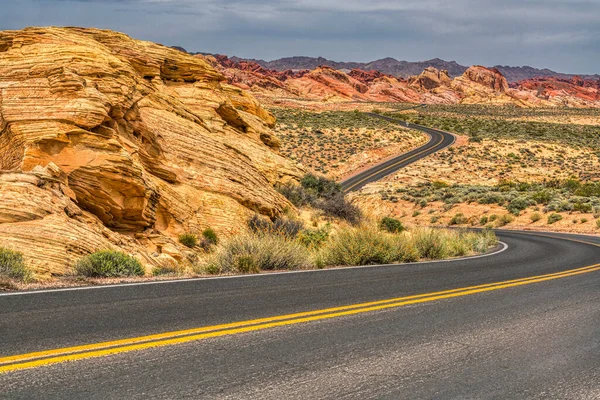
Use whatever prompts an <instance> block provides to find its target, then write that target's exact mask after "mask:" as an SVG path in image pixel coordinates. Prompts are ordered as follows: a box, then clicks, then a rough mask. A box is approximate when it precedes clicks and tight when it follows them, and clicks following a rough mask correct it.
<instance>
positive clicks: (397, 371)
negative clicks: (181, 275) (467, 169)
mask: <svg viewBox="0 0 600 400" xmlns="http://www.w3.org/2000/svg"><path fill="white" fill-rule="evenodd" d="M498 235H499V237H500V239H501V240H502V241H503V242H505V243H506V244H507V245H508V247H507V248H506V250H504V251H502V252H500V253H497V254H495V255H490V256H487V257H480V258H472V259H466V260H455V261H451V262H437V263H421V264H408V265H398V266H377V267H367V268H353V269H340V270H325V271H309V272H302V273H292V274H279V275H269V274H263V275H259V276H247V277H239V278H229V279H208V280H194V281H180V282H174V283H160V284H151V285H138V286H116V287H107V288H95V289H89V290H73V291H55V292H40V293H29V294H18V295H8V296H0V371H2V368H4V373H1V374H0V398H2V399H5V398H6V399H13V398H14V399H55V398H56V399H287V398H290V399H296V398H298V399H599V398H600V292H599V289H600V271H599V270H597V269H596V270H595V269H594V268H589V269H583V270H579V271H575V272H570V273H565V274H560V272H561V271H566V270H574V269H578V268H583V267H588V266H592V265H596V264H598V263H600V247H598V246H594V245H593V244H590V243H596V244H600V239H599V238H597V237H585V236H568V235H555V234H548V236H546V235H544V236H538V235H532V234H526V233H521V232H498ZM564 238H569V239H572V240H565V239H564ZM573 240H574V241H573ZM584 242H585V243H584ZM547 274H555V275H547ZM533 276H542V277H540V278H536V279H530V280H526V279H525V278H528V277H533ZM519 279H521V280H519ZM515 280H518V281H515ZM504 281H511V282H509V283H503V284H500V285H493V286H478V285H483V284H489V283H495V282H504ZM473 286H478V287H477V288H473ZM466 287H471V289H461V290H459V291H452V290H453V289H457V288H466ZM434 292H436V293H437V294H432V295H427V296H424V297H411V299H412V300H406V296H414V295H420V294H431V293H434ZM440 292H442V293H440ZM392 298H396V300H390V301H387V299H392ZM397 298H402V299H403V300H398V299H397ZM374 301H380V302H379V303H375V304H377V305H370V306H366V305H364V304H362V305H360V306H355V307H356V308H352V306H351V305H353V304H359V303H365V302H374ZM382 304H383V305H382ZM344 306H346V308H341V309H339V307H344ZM332 307H338V311H339V310H348V309H350V310H357V311H356V312H354V313H353V311H344V312H345V314H344V315H336V314H335V313H336V312H338V311H331V310H329V311H323V312H322V313H314V314H310V312H311V311H315V310H323V309H328V308H332ZM369 307H370V308H369ZM301 312H309V313H308V315H313V316H312V317H306V316H303V317H299V316H297V315H296V316H294V315H290V314H293V313H301ZM344 312H341V314H343V313H344ZM280 315H287V317H284V318H283V319H281V320H277V319H275V318H274V317H276V316H280ZM314 315H316V317H315V316H314ZM319 316H322V318H321V317H319ZM319 318H320V319H319ZM257 319H265V320H263V321H262V322H261V321H257ZM248 320H253V321H251V322H249V323H248V324H247V325H244V324H241V325H235V326H234V327H233V328H231V327H224V326H220V327H214V328H211V329H210V330H208V331H207V332H209V333H208V334H207V333H204V334H200V335H199V336H197V337H196V339H194V340H192V339H190V338H193V337H192V336H189V335H191V334H198V332H199V331H198V330H195V331H193V332H192V333H190V332H188V333H180V335H181V336H179V337H180V338H181V337H183V340H181V341H180V343H178V344H174V342H169V341H168V340H171V341H173V340H174V339H168V340H166V341H164V342H160V340H163V339H164V338H162V339H159V338H154V339H147V340H148V341H147V342H145V343H157V345H156V346H150V347H149V348H142V349H137V350H136V349H135V348H131V349H129V350H127V351H123V352H120V351H119V350H118V349H119V348H120V347H122V348H125V347H123V346H127V345H130V344H127V343H120V344H119V343H113V344H112V345H111V347H110V349H117V351H116V354H112V355H106V356H102V357H99V355H102V354H100V353H94V352H95V351H96V352H97V351H101V350H98V348H99V347H98V345H97V343H99V342H103V341H114V340H118V339H125V338H136V337H140V336H143V335H152V334H157V333H166V332H173V331H179V330H189V329H194V328H199V327H206V326H215V325H221V324H228V323H233V322H238V321H248ZM265 321H266V322H265ZM277 321H279V322H277ZM240 326H241V327H242V328H240ZM244 327H246V328H244ZM211 332H217V333H216V334H213V333H211ZM219 332H225V333H224V334H219ZM185 335H188V336H185ZM165 336H166V337H173V334H166V335H165ZM79 345H92V346H91V348H82V349H78V350H77V349H75V350H73V349H72V350H70V351H68V352H67V351H64V350H61V351H59V352H58V353H59V355H58V356H57V355H52V354H49V353H42V354H38V355H32V356H31V357H22V356H21V357H16V358H15V359H13V361H6V360H7V357H9V356H18V355H22V354H24V353H31V352H43V351H46V350H50V349H56V348H65V347H71V346H79ZM94 346H95V347H94ZM69 352H70V353H69ZM63 353H64V354H63ZM67 353H68V354H83V357H82V359H80V360H78V361H68V362H62V363H51V362H48V361H47V360H51V359H52V357H55V356H56V357H59V358H60V357H68V354H67ZM61 354H62V355H61ZM65 354H66V355H65ZM15 360H16V361H15ZM32 360H33V361H34V362H36V361H35V360H37V362H38V364H36V365H30V366H31V368H28V369H20V368H19V367H18V366H19V365H20V364H26V363H27V362H31V361H32ZM46 364H49V365H46ZM15 366H17V367H15Z"/></svg>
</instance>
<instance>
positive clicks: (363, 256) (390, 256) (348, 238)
mask: <svg viewBox="0 0 600 400" xmlns="http://www.w3.org/2000/svg"><path fill="white" fill-rule="evenodd" d="M321 256H322V258H323V262H324V264H325V265H372V264H390V263H393V262H403V261H404V262H408V261H415V260H417V259H418V258H419V254H418V252H417V250H416V248H415V247H414V246H413V245H412V243H411V241H410V240H408V239H407V238H406V235H391V234H389V233H384V232H380V231H378V230H376V229H373V228H369V227H361V228H346V229H343V230H341V231H339V232H337V234H336V235H335V236H333V237H332V238H331V239H330V240H329V241H328V242H327V243H326V244H325V246H323V249H322V252H321Z"/></svg>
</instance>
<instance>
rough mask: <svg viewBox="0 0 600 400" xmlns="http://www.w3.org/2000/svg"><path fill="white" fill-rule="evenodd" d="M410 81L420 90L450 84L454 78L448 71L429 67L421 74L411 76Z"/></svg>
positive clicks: (411, 84) (410, 83)
mask: <svg viewBox="0 0 600 400" xmlns="http://www.w3.org/2000/svg"><path fill="white" fill-rule="evenodd" d="M408 82H409V85H410V86H412V87H414V88H417V89H420V90H433V89H436V88H438V87H440V86H450V83H451V82H452V79H451V78H450V76H449V75H448V71H446V70H441V71H440V70H438V69H437V68H434V67H428V68H425V70H424V71H423V72H422V73H421V74H420V75H417V76H413V77H411V78H409V80H408Z"/></svg>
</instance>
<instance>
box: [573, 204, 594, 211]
mask: <svg viewBox="0 0 600 400" xmlns="http://www.w3.org/2000/svg"><path fill="white" fill-rule="evenodd" d="M573 210H574V211H579V212H581V213H589V212H592V205H591V204H589V203H575V204H574V205H573Z"/></svg>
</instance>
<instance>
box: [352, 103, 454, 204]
mask: <svg viewBox="0 0 600 400" xmlns="http://www.w3.org/2000/svg"><path fill="white" fill-rule="evenodd" d="M367 114H368V115H370V116H372V117H376V118H381V119H385V120H387V121H390V122H394V123H397V124H398V125H402V126H404V127H409V128H411V129H416V130H419V131H421V132H425V133H426V134H427V135H428V136H429V138H430V139H429V141H428V142H427V143H425V144H424V145H423V146H421V147H417V148H416V149H413V150H411V151H409V152H407V153H404V154H401V155H399V156H396V157H393V158H391V159H389V160H386V161H385V162H382V163H380V164H378V165H375V166H374V167H372V168H369V169H368V170H365V171H362V172H360V173H358V174H356V175H354V176H351V177H350V178H348V179H345V180H344V181H342V182H341V184H342V189H343V190H344V192H346V193H348V192H352V191H356V190H360V189H361V188H362V187H363V186H365V185H366V184H368V183H371V182H376V181H378V180H380V179H382V178H384V177H386V176H388V175H390V174H392V173H394V172H396V171H398V170H399V169H401V168H404V167H406V166H407V165H409V164H412V163H414V162H415V161H418V160H420V159H422V158H424V157H427V156H429V155H431V154H433V153H435V152H437V151H440V150H443V149H445V148H446V147H449V146H451V145H452V144H453V143H454V140H455V138H454V136H453V135H451V134H450V133H447V132H444V131H440V130H437V129H432V128H428V127H426V126H421V125H416V124H408V123H407V122H406V121H402V120H399V119H396V118H390V117H386V116H383V115H379V114H375V113H367Z"/></svg>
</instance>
